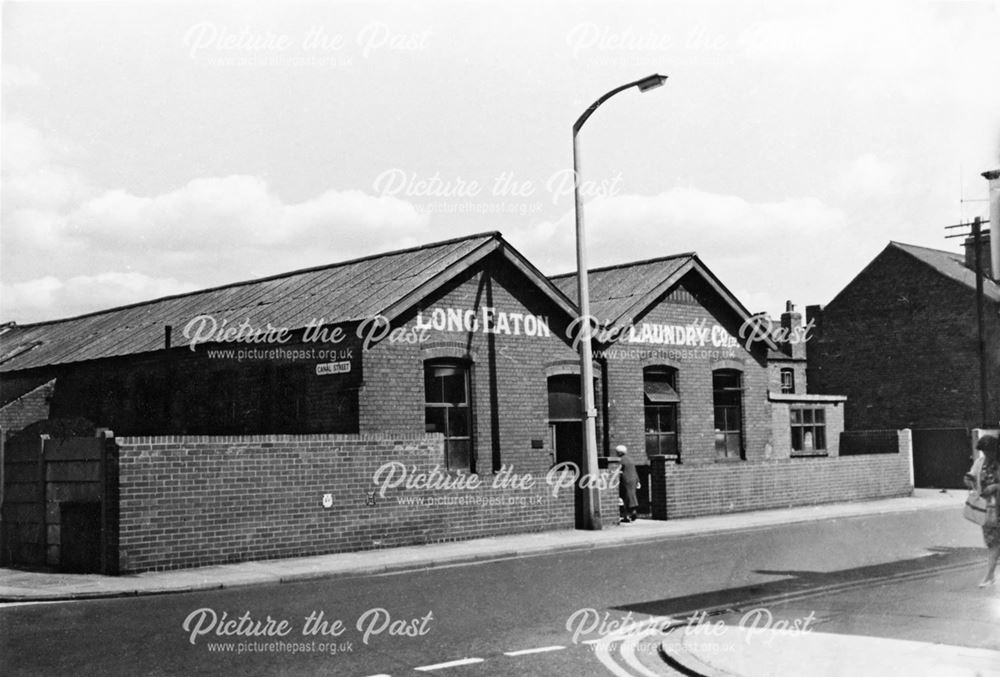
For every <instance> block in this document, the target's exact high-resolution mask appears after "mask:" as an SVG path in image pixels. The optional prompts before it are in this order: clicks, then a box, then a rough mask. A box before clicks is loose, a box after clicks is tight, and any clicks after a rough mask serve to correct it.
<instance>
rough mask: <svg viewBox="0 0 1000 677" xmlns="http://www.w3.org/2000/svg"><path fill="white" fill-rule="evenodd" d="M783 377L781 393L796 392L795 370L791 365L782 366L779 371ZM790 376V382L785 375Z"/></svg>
mask: <svg viewBox="0 0 1000 677" xmlns="http://www.w3.org/2000/svg"><path fill="white" fill-rule="evenodd" d="M778 373H779V376H780V379H781V393H782V394H783V395H792V394H794V393H795V370H794V369H792V368H791V367H781V369H780V371H779V372H778ZM786 376H787V377H788V382H787V383H786V382H785V377H786Z"/></svg>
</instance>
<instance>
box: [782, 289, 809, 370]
mask: <svg viewBox="0 0 1000 677" xmlns="http://www.w3.org/2000/svg"><path fill="white" fill-rule="evenodd" d="M781 328H782V329H783V330H784V332H782V333H783V334H784V335H785V336H786V337H789V338H790V339H791V341H789V342H788V343H786V344H785V345H783V346H781V349H782V352H784V353H785V354H786V355H788V356H789V357H791V358H793V359H800V360H802V359H805V357H806V344H805V341H803V340H802V335H801V334H802V313H798V312H796V311H795V305H794V304H793V303H792V302H791V301H785V312H783V313H782V314H781Z"/></svg>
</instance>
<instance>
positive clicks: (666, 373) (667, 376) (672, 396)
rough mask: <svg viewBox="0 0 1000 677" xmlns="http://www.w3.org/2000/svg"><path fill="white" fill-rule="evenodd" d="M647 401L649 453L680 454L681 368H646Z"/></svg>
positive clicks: (643, 378)
mask: <svg viewBox="0 0 1000 677" xmlns="http://www.w3.org/2000/svg"><path fill="white" fill-rule="evenodd" d="M642 386H643V403H644V411H645V417H646V425H645V429H646V454H647V455H648V456H673V457H679V455H680V447H679V445H678V443H677V408H678V406H679V405H680V401H681V398H680V395H678V393H677V370H676V369H672V368H670V367H646V368H645V369H643V370H642Z"/></svg>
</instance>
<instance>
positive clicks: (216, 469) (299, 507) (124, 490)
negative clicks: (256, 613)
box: [117, 435, 618, 573]
mask: <svg viewBox="0 0 1000 677" xmlns="http://www.w3.org/2000/svg"><path fill="white" fill-rule="evenodd" d="M117 443H118V447H119V472H120V480H119V481H120V485H119V491H120V502H119V508H120V514H119V564H120V571H121V573H133V572H140V571H150V570H165V569H175V568H183V567H194V566H202V565H210V564H219V563H225V562H237V561H245V560H255V559H270V558H279V557H295V556H307V555H318V554H326V553H336V552H349V551H358V550H368V549H375V548H385V547H394V546H402V545H416V544H423V543H436V542H444V541H460V540H466V539H471V538H480V537H487V536H497V535H501V534H511V533H521V532H540V531H546V530H552V529H571V528H573V524H574V506H573V490H572V488H570V489H562V490H560V491H559V492H558V495H557V496H556V497H553V496H552V493H551V492H552V487H551V486H550V485H548V484H547V483H546V481H545V477H544V476H542V477H538V476H536V477H535V487H534V488H532V489H515V488H510V487H507V488H503V487H494V486H491V485H492V483H493V481H494V476H493V475H492V474H485V475H483V476H481V477H480V479H481V482H482V484H483V485H484V486H481V487H479V488H478V489H462V490H459V489H451V490H445V489H438V490H426V489H419V488H409V489H407V488H405V487H399V488H395V489H389V490H388V491H387V492H386V495H385V497H382V496H380V495H379V494H378V493H377V492H378V487H377V486H376V485H375V484H374V482H373V476H374V473H375V472H376V470H377V469H378V468H379V467H380V466H382V465H383V464H385V463H389V462H392V461H397V462H400V463H403V464H405V465H406V466H407V470H408V471H409V472H412V469H414V468H415V470H416V472H418V473H419V472H425V473H429V472H431V470H432V469H433V468H434V466H435V465H437V464H440V463H441V462H442V460H443V458H444V453H443V438H442V437H441V436H440V435H391V436H390V435H257V436H245V437H232V436H219V437H199V436H190V437H131V438H119V439H118V440H117ZM514 471H515V472H521V471H518V469H517V468H514ZM604 473H605V475H604V477H605V478H606V477H607V474H606V471H604ZM522 476H523V473H522ZM452 477H454V475H452ZM466 477H468V476H466ZM373 491H374V492H376V493H375V494H374V496H373V495H372V492H373ZM324 494H331V495H332V505H331V507H329V508H325V507H324V506H323V496H324ZM617 497H618V490H617V488H607V489H604V490H602V491H601V505H602V513H603V514H602V518H603V521H604V523H605V524H608V525H610V524H616V523H617V522H618V509H617ZM400 498H407V499H416V500H420V499H424V500H425V501H426V500H427V499H434V500H435V501H441V502H442V503H440V504H438V503H435V504H434V505H431V506H428V505H426V504H424V505H419V504H403V503H401V502H399V501H398V500H397V499H400ZM372 502H374V505H371V503H372Z"/></svg>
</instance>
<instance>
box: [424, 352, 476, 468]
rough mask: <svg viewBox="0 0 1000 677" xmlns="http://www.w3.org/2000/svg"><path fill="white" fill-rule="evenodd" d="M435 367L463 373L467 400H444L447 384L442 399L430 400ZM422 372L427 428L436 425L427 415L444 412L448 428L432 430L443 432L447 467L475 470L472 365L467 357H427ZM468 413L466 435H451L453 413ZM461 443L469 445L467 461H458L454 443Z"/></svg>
mask: <svg viewBox="0 0 1000 677" xmlns="http://www.w3.org/2000/svg"><path fill="white" fill-rule="evenodd" d="M435 369H455V370H459V371H461V373H462V377H463V378H462V383H463V387H464V390H465V392H464V401H463V402H448V401H444V400H446V399H447V393H446V392H445V384H444V383H442V384H441V388H442V390H441V397H442V401H432V400H431V399H430V396H431V393H429V392H428V384H429V383H430V379H431V378H432V376H431V373H430V372H431V371H432V370H435ZM423 373H424V430H425V432H426V431H427V426H429V425H433V424H435V423H434V421H432V420H429V416H428V414H429V413H430V412H431V411H443V412H444V418H443V422H444V427H445V430H443V431H442V430H435V431H433V432H440V433H443V434H444V466H445V468H446V469H447V470H449V471H458V472H469V473H475V472H476V452H475V434H474V430H473V416H472V412H473V406H472V364H471V363H470V362H469V361H468V360H461V359H455V358H434V359H429V360H424V363H423ZM433 378H442V377H441V376H438V375H436V374H435V375H434V376H433ZM460 411H464V412H465V434H464V435H452V434H451V432H452V422H453V420H456V419H455V418H453V414H456V413H457V412H460ZM458 443H464V444H465V445H466V454H467V460H466V462H465V463H459V462H457V461H456V460H455V456H456V454H455V453H453V452H454V451H455V448H454V447H455V446H457V445H458Z"/></svg>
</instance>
